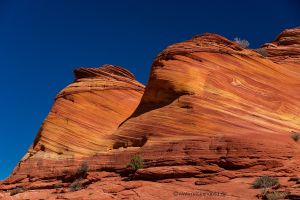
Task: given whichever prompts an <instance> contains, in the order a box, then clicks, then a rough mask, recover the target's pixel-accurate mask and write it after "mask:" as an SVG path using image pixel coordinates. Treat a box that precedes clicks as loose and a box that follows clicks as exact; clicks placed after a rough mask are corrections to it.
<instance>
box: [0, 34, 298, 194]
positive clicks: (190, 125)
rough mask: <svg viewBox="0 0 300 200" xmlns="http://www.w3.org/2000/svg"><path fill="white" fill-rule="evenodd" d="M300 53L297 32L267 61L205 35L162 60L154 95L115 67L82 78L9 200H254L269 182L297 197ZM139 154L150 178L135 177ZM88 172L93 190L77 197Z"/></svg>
mask: <svg viewBox="0 0 300 200" xmlns="http://www.w3.org/2000/svg"><path fill="white" fill-rule="evenodd" d="M299 45H300V29H299V28H295V29H289V30H285V31H283V32H282V33H281V34H280V35H279V36H278V37H277V39H275V40H274V41H273V42H271V43H267V44H264V45H262V47H261V48H260V51H258V50H252V49H244V48H242V47H240V46H239V45H238V44H236V43H234V42H232V41H230V40H228V39H226V38H224V37H222V36H219V35H216V34H210V33H206V34H202V35H198V36H195V37H193V38H192V39H190V40H187V41H184V42H181V43H177V44H174V45H171V46H169V47H167V48H166V49H165V50H163V51H162V52H161V53H160V54H159V55H158V56H157V57H156V59H155V60H154V62H153V65H152V69H151V72H150V77H149V81H148V84H147V86H146V88H145V89H144V87H143V85H142V84H140V83H138V82H137V81H136V80H135V79H134V76H133V75H132V74H131V73H130V72H129V71H127V70H125V69H123V68H120V67H117V66H111V65H105V66H103V67H101V68H79V69H76V70H75V81H74V83H72V84H70V85H69V86H67V87H66V88H65V89H63V90H62V91H61V92H60V93H59V94H58V95H57V97H56V99H55V102H54V105H53V107H52V109H51V111H50V113H49V115H48V116H47V118H46V119H45V121H44V123H43V124H42V126H41V129H40V131H39V133H38V135H37V137H36V139H35V141H34V143H33V145H32V147H31V148H30V149H29V151H28V153H27V154H26V155H25V157H24V158H23V159H22V161H21V162H20V163H19V164H18V166H17V167H16V168H15V170H14V172H13V173H12V175H11V176H10V177H9V178H8V179H6V180H4V181H3V182H2V183H0V189H2V191H3V192H2V193H1V192H0V197H1V195H2V196H3V198H8V196H9V192H10V191H12V190H13V189H14V188H16V187H23V188H26V191H25V192H22V193H20V194H18V195H16V197H17V198H20V199H22V198H23V199H25V198H27V197H28V196H30V199H35V197H36V199H38V198H41V197H43V198H45V199H51V198H56V197H59V198H60V197H63V198H66V199H75V198H79V199H176V198H177V199H182V196H180V195H178V192H193V191H194V192H195V191H197V192H198V194H199V193H201V194H207V192H208V191H211V192H219V193H221V194H222V195H223V196H222V199H230V200H232V199H236V200H237V199H257V196H256V195H257V194H259V193H260V190H254V189H251V182H253V180H254V179H255V178H256V177H258V176H262V175H269V176H276V177H278V178H279V180H280V184H281V186H280V187H281V188H280V189H282V190H284V191H286V192H287V194H289V195H290V197H291V198H292V197H293V198H294V197H297V195H298V197H300V196H299V194H300V190H299V189H297V188H299V187H297V186H298V185H297V184H299V181H298V183H297V180H298V179H297V177H300V169H299V162H300V157H299V156H300V145H299V143H298V142H297V141H296V139H295V135H297V134H298V133H300V96H299V92H300V62H299V58H300V47H299ZM299 137H300V135H299ZM136 154H138V155H140V156H142V158H143V164H144V168H143V169H139V170H137V171H135V172H133V171H132V170H131V169H130V167H129V166H128V163H129V161H130V159H131V158H132V157H133V155H136ZM83 162H86V163H87V164H88V166H89V171H88V172H87V174H86V176H84V177H81V179H80V181H82V184H84V187H83V188H82V189H81V190H80V191H77V192H69V189H68V188H69V187H70V185H71V183H72V182H71V181H70V180H73V179H74V177H76V171H77V170H78V167H79V166H80V165H81V164H82V163H83ZM72 177H73V178H72ZM290 178H293V179H292V181H289V180H291V179H290ZM57 184H61V185H62V187H61V189H57V188H55V185H57ZM174 192H175V193H174ZM58 193H60V194H58ZM174 194H175V195H174ZM26 195H27V196H26ZM59 195H60V196H59ZM176 195H177V196H176ZM212 199H220V196H216V197H215V198H214V197H212Z"/></svg>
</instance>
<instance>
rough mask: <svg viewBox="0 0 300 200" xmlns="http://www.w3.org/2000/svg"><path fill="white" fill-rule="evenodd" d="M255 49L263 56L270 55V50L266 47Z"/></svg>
mask: <svg viewBox="0 0 300 200" xmlns="http://www.w3.org/2000/svg"><path fill="white" fill-rule="evenodd" d="M255 51H256V53H259V54H260V55H262V56H263V57H266V56H268V52H267V51H266V50H265V49H263V48H259V49H256V50H255Z"/></svg>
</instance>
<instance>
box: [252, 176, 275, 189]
mask: <svg viewBox="0 0 300 200" xmlns="http://www.w3.org/2000/svg"><path fill="white" fill-rule="evenodd" d="M278 183H279V182H278V179H277V178H274V177H270V176H261V177H258V178H257V179H256V180H255V181H254V182H253V183H252V187H253V188H255V189H258V188H269V187H272V186H275V185H277V184H278Z"/></svg>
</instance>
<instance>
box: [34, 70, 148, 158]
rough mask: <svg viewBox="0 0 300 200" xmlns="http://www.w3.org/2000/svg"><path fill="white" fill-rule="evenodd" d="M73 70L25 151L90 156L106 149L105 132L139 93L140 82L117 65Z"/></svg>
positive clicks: (108, 132)
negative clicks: (67, 82) (68, 80)
mask: <svg viewBox="0 0 300 200" xmlns="http://www.w3.org/2000/svg"><path fill="white" fill-rule="evenodd" d="M74 74H75V81H74V83H72V84H70V85H69V86H68V87H66V88H65V89H63V90H62V91H61V92H60V93H59V94H58V95H57V97H56V99H55V102H54V105H53V107H52V109H51V111H50V113H49V115H48V116H47V118H46V119H45V121H44V123H43V125H42V127H41V128H40V131H39V133H38V135H37V137H36V139H35V142H34V144H33V148H32V149H31V150H30V151H29V154H31V155H35V153H37V154H39V152H46V154H47V156H50V157H62V156H91V155H94V154H96V153H98V152H99V151H106V150H107V145H108V143H109V142H108V140H107V136H109V135H111V134H112V132H113V131H115V130H116V129H117V127H118V125H119V124H120V123H121V122H122V121H124V120H125V119H126V118H127V117H128V116H130V114H131V113H132V111H133V110H134V109H135V108H136V106H137V104H138V102H139V101H140V98H141V95H142V94H143V90H144V86H143V85H142V84H140V83H139V82H137V81H136V80H135V78H134V76H133V75H132V74H131V73H130V72H128V71H127V70H125V69H123V68H120V67H116V66H111V65H105V66H103V67H101V68H79V69H75V71H74ZM42 154H43V153H42ZM42 154H41V155H40V156H43V155H42ZM37 156H38V155H37Z"/></svg>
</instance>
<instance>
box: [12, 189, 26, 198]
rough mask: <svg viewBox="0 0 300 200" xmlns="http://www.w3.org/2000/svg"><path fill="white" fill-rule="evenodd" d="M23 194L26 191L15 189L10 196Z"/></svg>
mask: <svg viewBox="0 0 300 200" xmlns="http://www.w3.org/2000/svg"><path fill="white" fill-rule="evenodd" d="M21 192H24V189H23V188H22V187H16V188H15V189H13V190H12V191H11V192H10V196H14V195H16V194H19V193H21Z"/></svg>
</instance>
